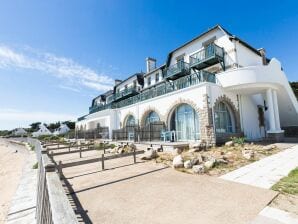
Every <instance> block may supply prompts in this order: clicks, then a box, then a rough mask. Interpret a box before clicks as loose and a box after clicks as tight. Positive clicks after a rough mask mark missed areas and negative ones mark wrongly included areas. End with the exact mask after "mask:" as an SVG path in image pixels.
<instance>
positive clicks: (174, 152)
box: [173, 148, 182, 156]
mask: <svg viewBox="0 0 298 224" xmlns="http://www.w3.org/2000/svg"><path fill="white" fill-rule="evenodd" d="M181 153H182V149H181V148H175V149H174V151H173V155H175V156H176V155H180V154H181Z"/></svg>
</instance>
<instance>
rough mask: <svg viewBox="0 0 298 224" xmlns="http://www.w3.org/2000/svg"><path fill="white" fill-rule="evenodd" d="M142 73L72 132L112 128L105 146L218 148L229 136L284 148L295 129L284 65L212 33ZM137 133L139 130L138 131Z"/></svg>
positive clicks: (297, 113) (101, 101)
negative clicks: (201, 143)
mask: <svg viewBox="0 0 298 224" xmlns="http://www.w3.org/2000/svg"><path fill="white" fill-rule="evenodd" d="M146 67H147V71H146V73H137V74H135V75H132V76H130V77H129V78H127V79H126V80H124V81H120V80H116V81H115V86H114V89H113V90H112V91H109V92H107V93H106V94H102V95H100V96H98V97H97V98H95V99H94V100H93V101H92V105H91V107H90V108H89V114H87V115H85V116H83V117H81V118H79V119H78V121H77V122H76V131H77V132H80V131H82V132H84V131H88V130H89V131H91V130H96V128H98V127H108V128H109V138H114V139H117V140H119V139H130V140H131V139H134V140H141V141H153V140H156V141H158V140H159V141H160V140H169V139H171V140H174V141H194V140H198V139H201V140H205V141H207V142H208V143H212V144H214V143H220V142H224V141H226V140H229V139H230V137H231V136H241V135H244V136H245V137H246V138H247V139H250V140H259V139H263V138H270V139H272V140H282V138H283V136H284V131H283V129H282V128H283V127H287V126H294V125H296V126H297V125H298V104H297V99H296V98H295V96H294V93H293V91H292V89H291V88H290V86H289V83H288V80H287V77H286V75H285V73H284V71H283V68H282V66H281V63H280V62H279V61H278V60H277V59H275V58H272V59H268V58H266V55H265V50H264V49H262V48H261V49H255V48H253V47H252V46H250V45H249V44H247V43H246V42H244V41H243V40H241V39H239V38H238V37H235V36H234V35H232V34H231V33H229V32H228V31H227V30H225V29H223V28H222V27H221V26H219V25H217V26H215V27H213V28H212V29H209V30H208V31H207V32H205V33H202V34H201V35H199V36H198V37H196V38H194V39H193V40H191V41H189V42H187V43H185V44H183V45H182V46H180V47H178V48H177V49H175V50H173V51H171V52H170V53H169V54H168V57H167V61H166V62H165V64H163V65H162V66H159V67H156V61H155V60H154V59H152V58H147V59H146ZM135 127H137V128H135Z"/></svg>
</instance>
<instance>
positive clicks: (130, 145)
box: [129, 143, 137, 151]
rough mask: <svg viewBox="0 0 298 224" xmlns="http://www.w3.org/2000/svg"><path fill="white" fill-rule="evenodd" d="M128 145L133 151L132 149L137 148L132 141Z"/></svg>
mask: <svg viewBox="0 0 298 224" xmlns="http://www.w3.org/2000/svg"><path fill="white" fill-rule="evenodd" d="M129 147H130V149H131V151H133V150H137V147H136V145H135V144H133V143H130V144H129Z"/></svg>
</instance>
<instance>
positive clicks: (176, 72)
mask: <svg viewBox="0 0 298 224" xmlns="http://www.w3.org/2000/svg"><path fill="white" fill-rule="evenodd" d="M188 74H189V65H188V63H186V62H184V61H179V62H177V63H176V64H174V65H172V66H170V67H168V68H167V70H166V75H165V78H166V79H170V80H174V79H177V78H179V77H181V76H185V75H188Z"/></svg>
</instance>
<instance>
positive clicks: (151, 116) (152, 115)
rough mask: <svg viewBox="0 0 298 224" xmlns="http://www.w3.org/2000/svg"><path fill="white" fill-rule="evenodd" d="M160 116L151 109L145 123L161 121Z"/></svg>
mask: <svg viewBox="0 0 298 224" xmlns="http://www.w3.org/2000/svg"><path fill="white" fill-rule="evenodd" d="M159 120H160V119H159V116H158V114H157V113H156V112H154V111H151V112H150V113H149V114H148V116H147V117H146V120H145V125H148V124H150V123H153V122H157V121H159Z"/></svg>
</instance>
